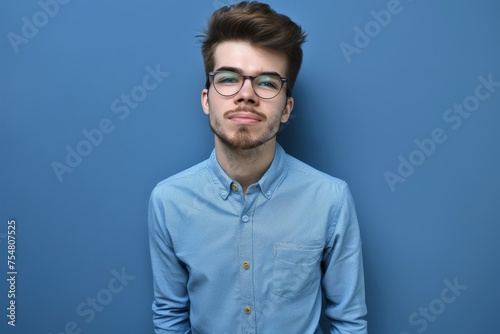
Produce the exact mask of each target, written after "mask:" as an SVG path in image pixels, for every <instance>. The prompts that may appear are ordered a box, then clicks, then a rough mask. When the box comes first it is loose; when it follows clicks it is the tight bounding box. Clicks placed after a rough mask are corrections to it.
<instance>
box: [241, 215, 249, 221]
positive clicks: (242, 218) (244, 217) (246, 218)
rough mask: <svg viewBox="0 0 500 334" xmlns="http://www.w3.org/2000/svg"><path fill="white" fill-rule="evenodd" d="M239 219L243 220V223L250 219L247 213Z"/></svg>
mask: <svg viewBox="0 0 500 334" xmlns="http://www.w3.org/2000/svg"><path fill="white" fill-rule="evenodd" d="M241 220H243V222H244V223H248V221H249V220H250V218H248V216H247V215H244V216H243V217H241Z"/></svg>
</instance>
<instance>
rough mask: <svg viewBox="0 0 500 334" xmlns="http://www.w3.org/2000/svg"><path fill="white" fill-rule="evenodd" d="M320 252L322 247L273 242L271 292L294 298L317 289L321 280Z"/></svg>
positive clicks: (306, 294)
mask: <svg viewBox="0 0 500 334" xmlns="http://www.w3.org/2000/svg"><path fill="white" fill-rule="evenodd" d="M322 252H323V248H322V247H316V246H305V245H296V244H287V243H277V244H275V245H274V268H273V293H274V294H276V295H278V296H281V297H285V298H290V299H294V298H297V297H299V296H308V295H310V294H311V293H313V292H315V291H317V289H318V288H319V285H320V280H321V268H320V260H321V255H322Z"/></svg>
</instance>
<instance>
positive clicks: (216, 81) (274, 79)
mask: <svg viewBox="0 0 500 334" xmlns="http://www.w3.org/2000/svg"><path fill="white" fill-rule="evenodd" d="M208 76H209V78H210V79H211V80H212V83H213V85H214V88H215V90H216V91H217V93H219V94H220V95H222V96H233V95H236V94H237V93H238V92H239V91H240V90H241V88H242V87H243V84H244V83H245V80H246V79H250V80H251V81H252V88H253V90H254V92H255V94H256V95H257V96H258V97H260V98H261V99H272V98H274V97H276V96H278V94H279V93H280V92H281V90H282V89H283V85H284V84H285V83H286V82H287V79H286V78H282V77H281V76H279V75H278V74H261V75H258V76H255V77H254V76H250V75H241V74H239V73H236V72H233V71H215V72H210V73H209V74H208Z"/></svg>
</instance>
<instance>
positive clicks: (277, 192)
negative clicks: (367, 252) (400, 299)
mask: <svg viewBox="0 0 500 334" xmlns="http://www.w3.org/2000/svg"><path fill="white" fill-rule="evenodd" d="M149 230H150V248H151V259H152V268H153V278H154V302H153V314H154V315H153V322H154V326H155V331H156V333H157V334H159V333H179V334H181V333H182V334H186V333H192V334H197V333H204V334H205V333H206V334H235V333H245V334H249V333H259V334H260V333H262V334H294V333H296V334H313V333H316V334H317V333H323V332H322V330H321V328H320V326H319V322H320V316H321V314H322V296H324V297H325V305H324V315H325V318H326V319H327V320H328V321H329V324H330V325H329V327H330V333H337V334H340V333H350V334H354V333H356V334H361V333H367V329H366V320H365V315H366V305H365V292H364V290H365V289H364V288H365V287H364V278H363V265H362V253H361V240H360V233H359V227H358V221H357V218H356V213H355V208H354V204H353V200H352V197H351V194H350V191H349V188H348V186H347V185H346V183H345V182H344V181H341V180H339V179H337V178H334V177H331V176H329V175H326V174H324V173H322V172H319V171H317V170H315V169H313V168H312V167H310V166H308V165H306V164H304V163H302V162H300V161H299V160H297V159H295V158H293V157H291V156H289V155H288V154H286V153H285V151H284V150H283V148H282V147H281V146H279V145H278V144H277V147H276V151H275V155H274V159H273V162H272V164H271V166H270V167H269V169H268V170H267V171H266V173H265V174H264V175H263V176H262V178H261V179H260V180H259V181H258V182H257V183H255V184H252V185H250V186H249V187H248V189H247V190H246V194H244V193H243V192H242V187H241V185H240V184H239V183H238V182H235V181H234V180H231V178H229V177H228V175H227V174H226V173H225V172H224V170H223V169H222V168H221V166H220V165H219V164H218V162H217V158H216V155H215V150H214V152H212V154H211V156H210V158H209V159H207V160H206V161H204V162H202V163H200V164H198V165H196V166H194V167H191V168H190V169H187V170H185V171H183V172H181V173H179V174H177V175H174V176H172V177H170V178H168V179H166V180H164V181H162V182H160V183H159V184H158V185H157V186H156V187H155V189H154V190H153V192H152V194H151V198H150V205H149Z"/></svg>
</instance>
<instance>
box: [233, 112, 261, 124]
mask: <svg viewBox="0 0 500 334" xmlns="http://www.w3.org/2000/svg"><path fill="white" fill-rule="evenodd" d="M229 119H230V120H231V121H233V122H236V123H243V124H252V123H258V122H260V121H261V119H260V117H259V116H257V115H255V114H252V113H248V112H237V113H234V114H231V115H229Z"/></svg>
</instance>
